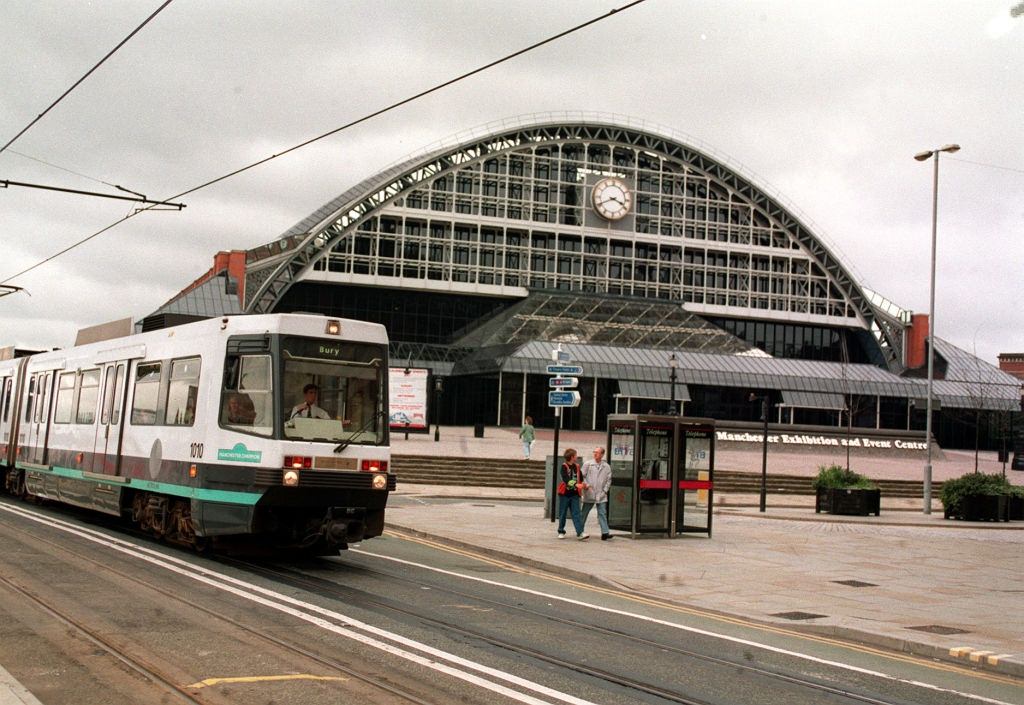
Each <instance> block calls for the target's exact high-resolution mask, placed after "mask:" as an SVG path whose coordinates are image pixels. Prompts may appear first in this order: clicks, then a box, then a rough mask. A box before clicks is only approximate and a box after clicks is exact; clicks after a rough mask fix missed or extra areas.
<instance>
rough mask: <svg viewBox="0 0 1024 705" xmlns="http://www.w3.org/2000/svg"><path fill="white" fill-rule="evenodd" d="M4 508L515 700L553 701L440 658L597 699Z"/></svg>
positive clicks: (538, 689)
mask: <svg viewBox="0 0 1024 705" xmlns="http://www.w3.org/2000/svg"><path fill="white" fill-rule="evenodd" d="M0 510H3V511H5V512H8V513H10V514H14V515H17V516H20V517H22V518H24V519H28V520H30V521H34V522H36V523H39V524H42V525H44V526H49V527H51V528H53V529H57V530H59V531H63V532H65V533H68V534H72V535H74V536H78V537H80V538H82V539H85V540H87V541H91V542H92V543H96V544H99V545H101V546H105V547H107V548H110V549H112V550H115V551H118V552H120V553H123V554H125V555H128V556H132V557H133V558H137V559H139V560H141V561H145V562H147V563H150V564H152V565H155V566H157V567H160V568H163V569H164V570H168V571H171V572H173V573H176V574H178V575H181V576H184V577H186V578H189V579H191V580H195V581H196V582H200V583H203V584H205V585H209V586H210V587H213V588H216V589H218V590H223V591H224V592H228V593H230V594H233V595H237V596H238V597H241V598H243V599H246V600H249V601H251V602H255V603H257V604H260V605H263V606H265V607H269V608H271V609H274V610H277V611H278V612H282V613H284V614H288V615H290V616H293V617H295V618H297V619H301V620H303V621H306V622H309V623H310V624H313V625H316V626H318V627H320V628H321V629H325V630H327V631H330V632H333V633H335V634H338V635H340V636H344V637H346V638H349V639H352V640H354V641H357V642H359V643H361V644H364V645H366V646H370V647H372V648H375V649H379V650H381V651H385V652H387V653H390V654H392V655H395V656H398V657H400V658H403V659H406V660H408V661H411V662H413V663H416V664H418V665H421V666H424V667H426V668H430V669H433V670H435V671H440V672H442V673H445V674H448V675H450V676H452V677H454V678H458V679H460V680H463V681H466V682H469V683H472V684H473V685H477V686H479V687H481V688H485V689H487V690H490V691H492V692H495V693H498V694H500V695H504V696H505V697H508V698H511V699H512V700H516V701H518V702H522V703H528V704H529V705H550V703H549V701H547V700H541V699H539V698H536V697H533V696H532V695H529V694H526V693H522V692H519V691H517V690H513V689H512V688H509V687H507V686H505V685H501V684H499V683H494V682H491V681H489V680H485V679H484V678H481V677H480V676H478V675H476V674H473V673H468V672H466V671H464V670H460V669H459V668H455V667H454V666H451V665H448V664H447V663H439V662H438V660H437V659H440V660H443V661H447V662H449V663H451V664H455V665H456V666H461V667H463V668H468V669H471V670H473V671H477V672H479V673H481V674H484V675H487V676H490V677H491V678H495V679H498V680H501V681H505V682H506V683H509V684H511V685H515V686H519V687H520V688H524V689H526V690H530V691H533V692H534V693H537V694H539V695H543V696H546V697H548V698H550V699H552V700H557V701H559V702H564V703H569V704H570V705H597V703H592V702H591V701H588V700H584V699H582V698H578V697H576V696H573V695H569V694H568V693H562V692H560V691H557V690H554V689H552V688H548V687H547V686H543V685H540V684H539V683H535V682H533V681H530V680H527V679H525V678H520V677H518V676H515V675H512V674H510V673H506V672H504V671H500V670H498V669H495V668H491V667H489V666H485V665H483V664H480V663H476V662H475V661H470V660H468V659H464V658H462V657H460V656H456V655H455V654H452V653H449V652H446V651H442V650H441V649H436V648H434V647H431V646H428V645H426V644H423V643H420V642H417V641H414V640H412V639H407V638H406V637H403V636H401V635H399V634H395V633H393V632H388V631H386V630H383V629H379V628H377V627H374V626H372V625H369V624H366V623H364V622H361V621H359V620H357V619H354V618H352V617H349V616H347V615H344V614H341V613H339V612H334V611H332V610H328V609H325V608H322V607H319V606H317V605H313V604H310V603H307V602H303V601H301V600H298V599H295V598H292V597H290V596H288V595H284V594H281V593H278V592H275V591H273V590H269V589H267V588H263V587H260V586H258V585H253V584H251V583H247V582H245V581H244V580H240V579H238V578H233V577H231V576H229V575H224V574H222V573H219V572H217V571H214V570H210V569H208V568H204V567H202V566H198V565H195V564H193V563H190V562H188V561H185V560H182V559H179V558H175V557H174V556H168V555H164V554H162V553H160V552H158V551H154V550H152V549H148V548H145V547H143V546H138V545H136V544H133V543H131V542H129V541H125V540H123V539H119V538H115V537H111V536H108V535H106V534H103V533H101V532H99V531H95V530H93V529H89V528H87V527H80V526H75V525H74V524H71V523H69V522H65V521H62V520H60V519H51V518H48V517H45V516H43V515H40V514H36V513H34V512H32V511H30V510H26V509H23V508H21V507H14V506H11V505H6V504H0ZM268 598H269V599H268ZM283 603H287V604H291V605H295V606H296V607H297V608H300V609H295V608H292V607H287V606H286V605H285V604H283ZM301 610H306V611H301ZM310 613H315V614H321V615H323V616H324V617H329V618H330V619H334V620H337V621H338V622H341V623H342V624H343V625H345V626H339V625H337V624H334V623H333V622H329V621H327V620H326V619H323V618H321V617H317V616H315V614H310ZM346 627H350V628H346ZM353 629H359V630H361V631H364V632H367V633H369V634H373V635H374V636H378V637H380V638H382V639H387V640H388V641H391V642H394V643H395V644H401V645H402V646H404V647H407V648H409V649H415V650H417V651H420V652H422V654H425V655H421V654H416V653H412V652H410V651H407V650H406V649H403V648H399V647H398V646H394V645H393V644H388V643H385V642H382V641H378V640H377V639H371V638H369V637H368V636H367V635H366V634H360V633H358V632H356V631H352V630H353Z"/></svg>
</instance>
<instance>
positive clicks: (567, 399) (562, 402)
mask: <svg viewBox="0 0 1024 705" xmlns="http://www.w3.org/2000/svg"><path fill="white" fill-rule="evenodd" d="M579 405H580V393H579V392H562V391H558V392H548V406H556V407H560V406H572V407H576V406H579Z"/></svg>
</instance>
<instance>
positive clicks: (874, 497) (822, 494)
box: [814, 465, 882, 516]
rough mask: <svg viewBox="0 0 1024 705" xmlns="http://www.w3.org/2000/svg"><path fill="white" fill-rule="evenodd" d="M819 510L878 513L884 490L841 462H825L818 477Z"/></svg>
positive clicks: (816, 508)
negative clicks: (826, 463)
mask: <svg viewBox="0 0 1024 705" xmlns="http://www.w3.org/2000/svg"><path fill="white" fill-rule="evenodd" d="M814 493H815V495H816V501H815V507H814V511H815V512H828V513H829V514H857V515H860V516H867V515H868V514H874V515H875V516H878V515H879V514H880V512H881V501H882V493H881V491H880V490H879V489H878V486H877V485H875V483H873V482H872V481H871V480H869V479H868V478H866V477H864V476H863V475H861V474H859V473H855V472H853V471H851V470H847V469H846V468H844V467H842V466H841V465H829V466H824V465H823V466H821V467H820V468H819V470H818V476H817V477H815V478H814Z"/></svg>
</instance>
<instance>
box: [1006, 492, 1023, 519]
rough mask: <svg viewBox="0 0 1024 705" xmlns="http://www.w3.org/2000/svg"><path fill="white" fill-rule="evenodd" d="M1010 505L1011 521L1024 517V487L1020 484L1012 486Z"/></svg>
mask: <svg viewBox="0 0 1024 705" xmlns="http://www.w3.org/2000/svg"><path fill="white" fill-rule="evenodd" d="M1009 505H1010V506H1009V513H1010V516H1009V518H1010V520H1011V521H1014V520H1022V519H1024V487H1021V486H1019V485H1018V486H1015V487H1012V488H1010V500H1009Z"/></svg>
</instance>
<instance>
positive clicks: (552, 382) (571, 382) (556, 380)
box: [548, 377, 580, 387]
mask: <svg viewBox="0 0 1024 705" xmlns="http://www.w3.org/2000/svg"><path fill="white" fill-rule="evenodd" d="M579 383H580V380H579V378H577V377H552V378H551V379H549V380H548V386H549V387H575V386H576V385H577V384H579Z"/></svg>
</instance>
